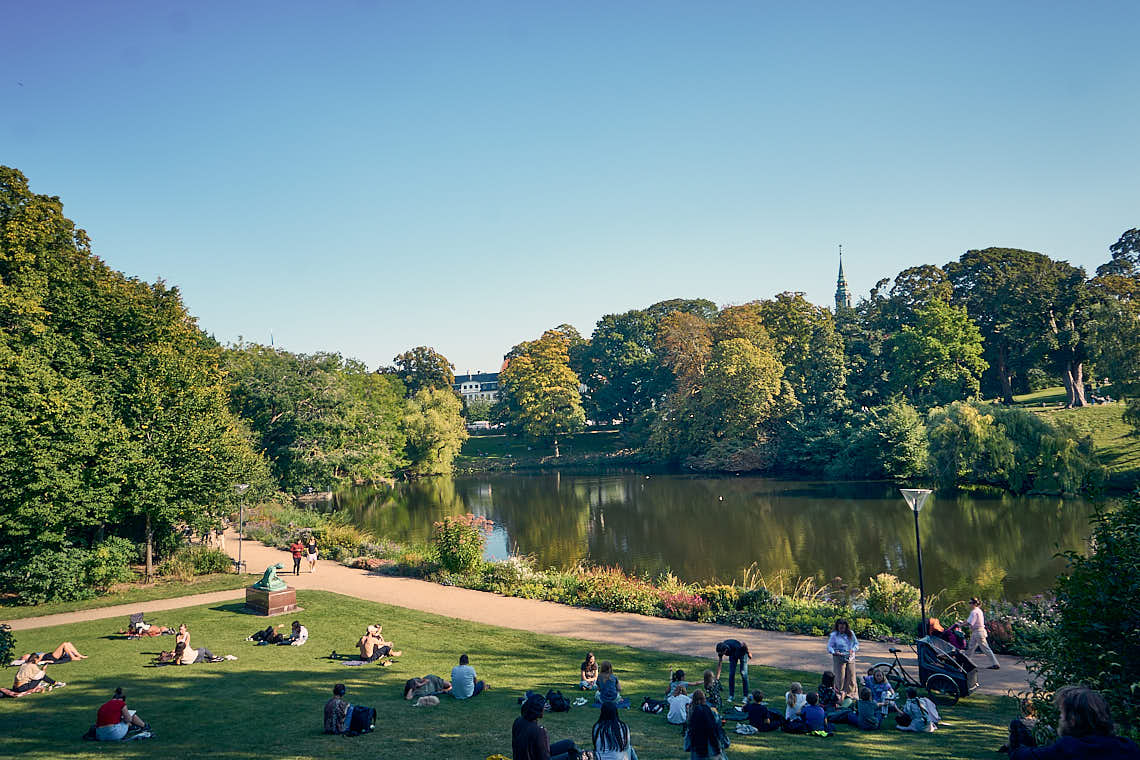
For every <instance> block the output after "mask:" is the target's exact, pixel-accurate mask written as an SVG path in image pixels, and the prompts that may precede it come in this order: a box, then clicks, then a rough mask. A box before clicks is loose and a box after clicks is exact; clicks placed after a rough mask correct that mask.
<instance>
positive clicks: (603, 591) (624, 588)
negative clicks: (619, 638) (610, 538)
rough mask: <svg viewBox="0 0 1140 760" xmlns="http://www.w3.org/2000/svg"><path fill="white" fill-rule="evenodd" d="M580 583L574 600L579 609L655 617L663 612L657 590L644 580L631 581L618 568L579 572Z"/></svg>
mask: <svg viewBox="0 0 1140 760" xmlns="http://www.w3.org/2000/svg"><path fill="white" fill-rule="evenodd" d="M578 581H579V583H578V587H577V589H576V590H575V593H574V596H573V597H572V598H575V599H576V600H577V601H575V602H573V603H574V604H577V605H579V606H583V607H596V608H598V609H603V610H608V611H610V612H634V613H637V614H639V615H656V614H658V612H659V611H660V608H661V598H660V596H659V593H658V591H657V589H656V588H655V587H654V586H652V585H650V584H649V583H647V582H645V581H643V580H640V579H637V578H630V577H629V576H628V575H626V574H625V573H623V572H622V571H621V570H620V569H618V568H616V567H599V568H590V569H584V570H579V571H578Z"/></svg>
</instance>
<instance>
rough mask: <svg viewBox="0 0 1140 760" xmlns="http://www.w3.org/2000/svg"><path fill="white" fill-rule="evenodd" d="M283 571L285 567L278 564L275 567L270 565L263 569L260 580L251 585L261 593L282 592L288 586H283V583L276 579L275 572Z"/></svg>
mask: <svg viewBox="0 0 1140 760" xmlns="http://www.w3.org/2000/svg"><path fill="white" fill-rule="evenodd" d="M284 569H285V566H284V565H282V564H281V563H280V562H278V563H277V564H276V565H270V566H269V567H267V568H265V575H263V576H261V580H259V581H258V582H257V583H255V584H253V587H254V588H259V589H261V590H262V591H284V590H285V589H286V588H288V586H286V585H285V581H283V580H281V579H280V578H278V577H277V571H278V570H284Z"/></svg>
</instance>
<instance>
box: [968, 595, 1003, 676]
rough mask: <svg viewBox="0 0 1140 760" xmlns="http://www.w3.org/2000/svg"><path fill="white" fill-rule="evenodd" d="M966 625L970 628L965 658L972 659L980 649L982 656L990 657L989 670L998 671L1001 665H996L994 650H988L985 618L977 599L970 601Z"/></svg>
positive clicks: (979, 601) (980, 603)
mask: <svg viewBox="0 0 1140 760" xmlns="http://www.w3.org/2000/svg"><path fill="white" fill-rule="evenodd" d="M966 624H967V625H969V626H970V643H968V644H967V645H966V656H967V657H970V658H973V656H974V652H975V651H977V650H979V649H981V650H982V654H987V655H989V656H990V662H991V663H993V664H992V665H990V670H999V669H1000V668H1001V665H998V661H997V657H995V656H994V650H992V649H990V645H989V643H988V642H987V636H986V616H985V613H983V612H982V602H981V600H979V599H978V597H976V596H975V597H973V598H971V599H970V616H969V617H968V618H966Z"/></svg>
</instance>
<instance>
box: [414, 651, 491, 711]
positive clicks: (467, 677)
mask: <svg viewBox="0 0 1140 760" xmlns="http://www.w3.org/2000/svg"><path fill="white" fill-rule="evenodd" d="M489 690H490V687H489V686H487V683H486V682H485V681H481V680H479V675H478V674H477V673H476V672H475V668H474V667H472V666H471V658H470V657H468V656H467V655H466V654H461V655H459V664H458V665H456V666H455V667H453V668H452V669H451V680H450V681H445V680H444V679H443V678H440V677H439V676H437V675H433V674H428V675H426V676H424V677H423V678H409V679H408V680H407V681H405V682H404V699H407V700H411V701H412V702H413V704H415V705H417V706H427V705H437V704H439V698H440V697H441V696H444V695H445V694H450V695H451V696H453V697H455V698H456V699H470V698H471V697H474V696H476V695H478V694H482V693H483V692H485V691H489ZM433 700H434V701H433Z"/></svg>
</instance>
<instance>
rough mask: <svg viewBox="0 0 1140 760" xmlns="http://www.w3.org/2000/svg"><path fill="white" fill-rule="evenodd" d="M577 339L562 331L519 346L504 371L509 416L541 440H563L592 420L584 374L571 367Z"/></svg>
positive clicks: (505, 407) (502, 385)
mask: <svg viewBox="0 0 1140 760" xmlns="http://www.w3.org/2000/svg"><path fill="white" fill-rule="evenodd" d="M570 345H571V339H570V338H569V337H568V336H567V335H566V334H564V333H562V332H559V331H557V330H548V331H547V332H546V333H544V334H543V336H542V337H541V338H539V339H538V340H534V341H527V342H524V343H520V344H519V345H517V346H515V347H514V348H513V349H512V350H511V353H510V354H509V355H508V363H507V366H506V368H505V369H504V370H503V371H502V372H501V373H500V374H499V388H500V390H501V393H502V401H501V406H502V409H503V413H504V415H505V416H506V418H507V420H508V421H509V422H510V423H511V424H512V425H513V426H514V427H515V428H516V429H518V430H520V431H522V432H523V433H524V434H526V435H527V436H529V437H530V438H533V439H536V440H549V441H551V442H552V444H553V446H554V456H556V457H557V456H558V455H559V449H558V439H559V438H565V437H566V436H567V435H569V434H570V433H575V432H577V431H579V430H581V429H582V428H583V427H584V426H585V424H586V413H585V411H584V410H583V408H582V396H581V394H580V392H579V389H578V386H579V382H578V375H577V374H575V372H574V370H573V369H571V367H570Z"/></svg>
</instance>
